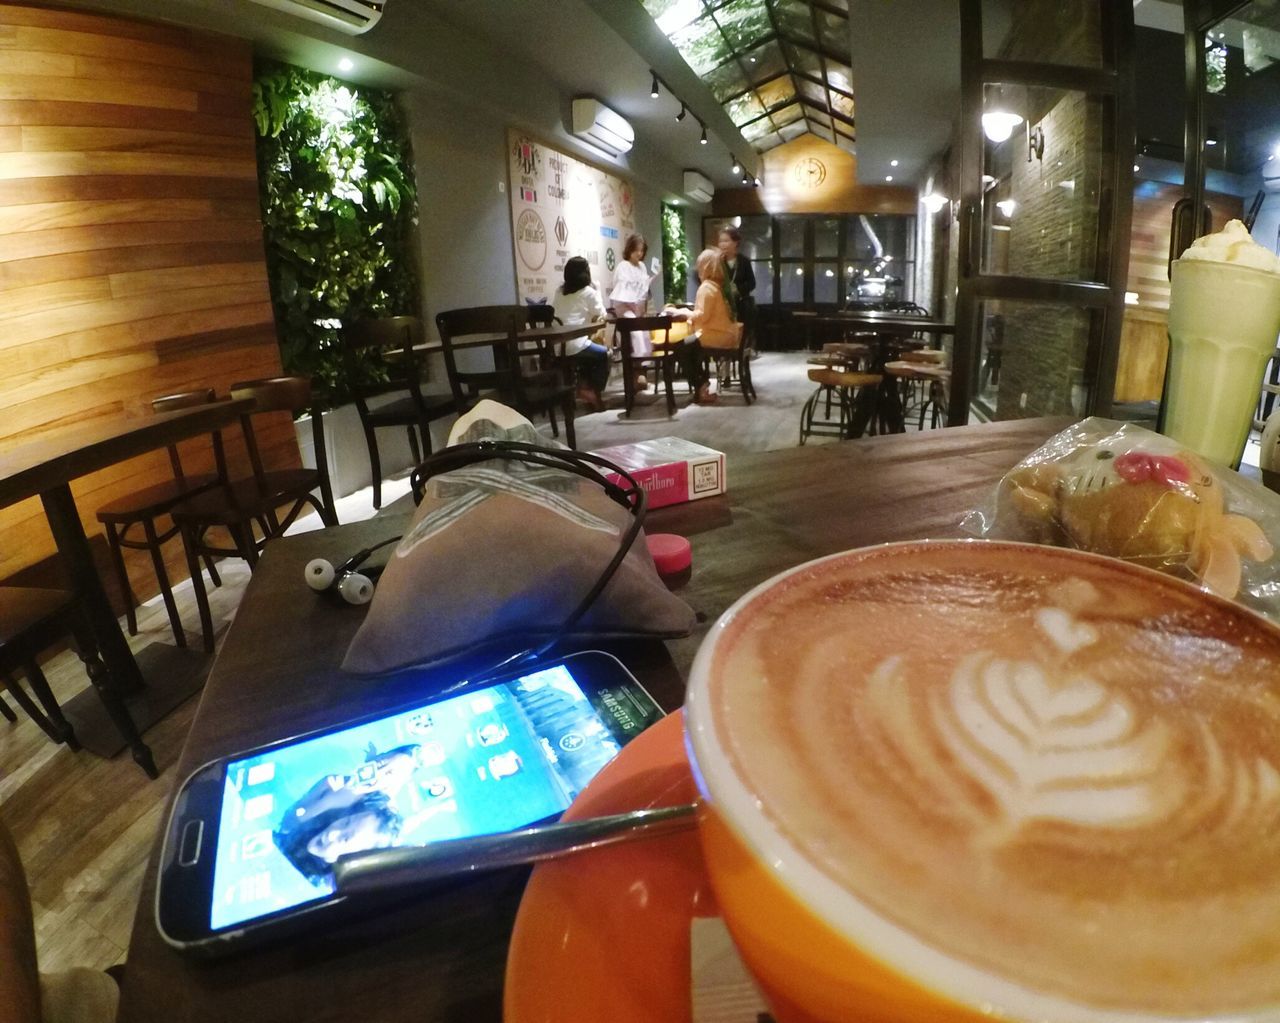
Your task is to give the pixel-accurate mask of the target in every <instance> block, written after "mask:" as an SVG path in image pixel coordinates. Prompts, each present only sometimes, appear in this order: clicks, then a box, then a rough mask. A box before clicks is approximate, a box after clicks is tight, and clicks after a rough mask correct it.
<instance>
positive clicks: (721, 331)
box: [662, 249, 741, 405]
mask: <svg viewBox="0 0 1280 1023" xmlns="http://www.w3.org/2000/svg"><path fill="white" fill-rule="evenodd" d="M695 265H696V266H697V269H698V281H699V282H700V283H699V284H698V293H697V295H695V296H694V300H693V302H694V304H693V310H692V311H691V312H686V311H685V310H683V309H677V308H676V307H675V306H667V307H666V308H665V309H663V310H662V313H663V315H664V316H671V317H673V318H674V319H677V320H685V319H687V320H688V321H689V328H690V330H691V331H692V333H691V334H690V335H689V336H688V337H687V338H685V339H684V340H683V341H681V342H680V349H679V351H678V352H677V353H676V357H677V358H678V359H679V360H680V366H681V368H682V369H683V370H684V375H685V379H686V380H688V381H689V386H690V387H692V388H693V389H694V397H693V400H694V401H695V402H696V403H697V404H699V405H714V404H716V402H717V400H718V399H717V398H716V396H715V395H714V394H712V393H711V382H710V380H709V379H708V378H707V372H706V370H705V369H704V368H703V365H702V359H703V355H704V349H710V350H711V351H712V352H723V351H734V350H736V349H737V347H738V344H739V338H740V336H741V335H740V334H739V331H740V330H741V326H740V325H739V324H737V323H734V322H733V317H732V315H730V313H729V303H728V302H726V301H725V298H724V261H723V260H722V259H721V258H720V251H719V250H718V249H703V250H702V252H701V253H699V255H698V259H697V263H696V264H695Z"/></svg>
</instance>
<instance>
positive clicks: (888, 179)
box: [884, 174, 893, 181]
mask: <svg viewBox="0 0 1280 1023" xmlns="http://www.w3.org/2000/svg"><path fill="white" fill-rule="evenodd" d="M884 179H885V181H892V180H893V175H892V174H886V175H885V176H884Z"/></svg>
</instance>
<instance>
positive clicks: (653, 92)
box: [649, 71, 658, 99]
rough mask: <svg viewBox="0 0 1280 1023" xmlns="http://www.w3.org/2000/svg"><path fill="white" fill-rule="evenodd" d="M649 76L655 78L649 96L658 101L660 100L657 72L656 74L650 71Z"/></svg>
mask: <svg viewBox="0 0 1280 1023" xmlns="http://www.w3.org/2000/svg"><path fill="white" fill-rule="evenodd" d="M649 74H651V75H652V76H653V85H652V86H650V88H649V95H650V96H652V97H653V98H654V99H657V98H658V75H657V72H654V71H650V72H649Z"/></svg>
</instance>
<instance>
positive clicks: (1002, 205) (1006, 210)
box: [996, 199, 1018, 217]
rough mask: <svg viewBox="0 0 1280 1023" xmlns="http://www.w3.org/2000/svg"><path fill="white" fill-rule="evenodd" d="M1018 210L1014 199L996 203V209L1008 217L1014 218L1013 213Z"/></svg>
mask: <svg viewBox="0 0 1280 1023" xmlns="http://www.w3.org/2000/svg"><path fill="white" fill-rule="evenodd" d="M1017 208H1018V204H1017V203H1016V202H1014V201H1013V200H1012V199H1001V200H1000V201H999V202H998V203H996V209H998V210H999V211H1000V212H1001V213H1003V214H1004V215H1005V216H1006V217H1012V216H1013V211H1014V210H1016V209H1017Z"/></svg>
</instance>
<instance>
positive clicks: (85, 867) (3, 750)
mask: <svg viewBox="0 0 1280 1023" xmlns="http://www.w3.org/2000/svg"><path fill="white" fill-rule="evenodd" d="M804 370H805V366H804V358H803V356H801V355H778V354H766V355H764V356H762V357H761V358H760V359H759V360H758V361H757V362H755V363H754V375H755V380H756V389H757V391H758V392H759V394H760V401H759V402H758V403H757V404H756V405H754V406H752V407H751V408H745V407H744V405H743V402H742V399H741V397H740V396H738V395H737V394H736V393H734V394H730V395H727V396H726V397H725V399H724V404H723V405H721V406H719V407H715V408H699V407H683V406H684V405H685V402H686V401H687V396H686V395H685V393H683V392H684V390H685V389H684V387H683V385H682V384H681V385H678V399H679V403H680V405H681V406H682V407H681V409H680V411H679V412H678V414H677V416H676V418H675V419H674V420H670V419H668V418H667V417H666V414H665V404H664V403H663V402H662V401H661V400H660V399H659V398H658V397H656V396H649V397H646V398H645V401H646V404H645V405H644V407H642V408H640V409H638V410H637V412H636V415H635V416H634V417H633V419H632V420H631V421H627V420H620V419H619V417H618V412H617V410H616V408H613V409H610V410H606V411H605V412H601V413H597V414H595V415H589V416H583V417H581V418H580V419H578V420H577V428H578V446H579V447H580V448H583V449H588V448H599V447H606V446H609V445H613V444H624V443H628V442H629V441H634V440H641V439H647V438H650V437H657V436H663V435H667V434H675V435H678V436H682V437H687V438H688V439H690V440H694V441H698V442H699V443H705V444H708V445H711V446H714V447H717V448H719V449H721V450H723V451H725V452H726V453H728V454H729V455H730V461H729V467H728V472H729V480H730V488H732V480H733V462H732V455H733V454H734V453H738V452H745V451H763V450H772V449H776V448H783V447H793V446H795V444H796V442H797V439H798V434H797V431H798V425H799V419H800V407H801V405H802V404H803V403H804V400H805V398H806V397H807V396H808V395H809V393H810V392H811V390H812V385H811V384H809V382H808V380H807V379H806V377H805V372H804ZM611 397H612V404H614V405H617V404H620V398H619V397H618V396H611ZM814 443H816V441H815V442H814ZM407 491H408V483H407V481H406V480H405V479H404V478H403V477H401V478H399V479H396V480H392V481H391V482H390V483H389V484H387V485H384V497H383V500H384V502H386V503H389V502H390V501H391V500H394V499H395V498H396V497H399V496H400V495H402V494H403V493H406V492H407ZM371 502H372V497H371V492H370V491H369V490H364V491H360V492H358V493H356V494H353V495H351V496H350V497H348V498H345V499H343V500H341V501H340V502H339V505H338V517H339V519H340V520H341V521H343V522H349V521H354V520H357V519H360V518H364V517H367V516H368V515H370V514H372V510H373V509H372V503H371ZM318 525H319V523H318V522H317V521H315V517H314V516H312V517H311V519H310V520H301V521H300V522H299V523H298V524H297V525H296V526H295V529H306V528H316V527H317V526H318ZM221 571H222V578H223V586H222V587H221V589H218V590H214V591H212V593H211V599H212V602H213V607H214V614H215V618H216V620H217V621H218V625H219V628H223V627H225V626H226V624H227V623H228V622H229V620H230V619H231V618H232V617H233V616H234V614H235V607H236V605H237V604H238V602H239V599H240V595H241V593H242V592H243V588H244V584H245V582H246V581H247V579H248V570H247V568H245V567H244V565H243V563H240V562H226V563H224V565H223V566H222V568H221ZM299 591H300V597H304V598H305V597H306V596H307V594H305V593H304V592H302V587H301V582H300V583H299ZM176 595H177V599H178V603H179V607H180V609H181V611H182V614H183V616H184V619H185V621H186V623H187V628H188V634H189V636H190V637H191V640H192V642H197V639H196V637H197V636H198V634H199V625H198V620H197V618H196V614H195V602H194V598H193V595H192V591H191V589H190V585H189V584H183V585H182V586H180V587H178V588H177V589H176ZM139 625H140V627H141V633H140V635H139V636H138V637H136V638H135V639H134V641H133V642H134V645H135V648H136V647H141V646H144V645H146V644H147V643H151V642H172V638H171V636H170V633H169V627H168V619H167V618H166V616H165V614H164V610H163V606H162V605H160V604H159V602H158V601H153V602H152V603H151V604H150V605H148V606H147V607H145V608H144V609H143V610H142V611H141V612H140V615H139ZM46 671H47V673H48V676H49V681H50V683H51V685H52V686H53V689H54V692H55V693H56V694H57V696H58V698H59V699H60V700H65V699H67V698H68V697H70V696H72V695H74V694H75V693H77V692H79V691H81V690H82V689H84V688H85V684H86V680H85V678H84V675H83V672H82V669H81V666H80V663H79V661H78V660H76V658H75V657H74V656H73V655H72V654H70V653H64V654H59V655H57V656H56V657H54V658H52V659H51V660H50V661H49V663H48V664H47V665H46ZM196 703H197V701H196V700H190V701H188V702H187V703H186V704H184V705H183V706H181V707H179V708H178V709H177V710H176V711H174V712H173V713H172V714H170V715H169V717H167V718H166V719H165V720H164V721H162V722H160V723H159V724H157V725H155V726H154V727H152V728H151V729H150V730H149V731H148V732H147V733H146V738H147V741H148V743H150V744H151V747H152V749H153V750H154V752H155V757H156V763H157V764H158V765H159V767H160V770H161V772H162V773H161V776H160V779H159V780H158V781H154V782H151V781H148V780H147V779H146V777H145V776H144V775H143V774H142V772H141V771H140V770H139V769H138V767H137V766H136V765H135V764H134V763H133V761H132V760H131V759H129V757H128V756H127V755H122V756H117V757H116V758H114V759H113V760H109V761H108V760H101V759H99V758H97V757H95V756H93V755H92V754H89V753H83V752H82V753H79V754H75V753H71V752H70V751H69V750H67V749H65V748H64V747H60V746H54V745H53V744H52V743H50V742H49V740H48V739H46V738H45V736H44V734H43V733H42V732H40V731H39V730H38V729H37V728H36V726H35V725H34V724H32V723H31V722H30V721H28V720H26V719H25V718H23V719H21V720H20V721H19V723H18V724H16V725H7V724H5V723H3V722H0V819H2V820H3V821H4V823H5V824H6V825H7V826H8V828H9V829H10V831H12V832H13V834H14V837H15V839H16V841H17V844H18V849H19V852H20V853H21V855H22V859H23V862H24V864H25V866H26V870H27V876H28V881H29V884H30V886H31V893H32V898H33V900H34V903H35V921H36V937H37V942H38V947H39V955H40V965H41V968H42V969H43V970H46V971H54V970H59V969H65V968H67V967H70V966H89V967H106V966H110V965H112V964H113V963H116V962H120V961H122V960H123V959H124V958H125V954H126V946H127V943H128V939H129V932H130V928H131V927H132V921H133V917H134V912H135V909H136V904H137V898H138V888H139V885H140V883H141V879H142V873H143V869H144V866H145V863H146V859H147V856H148V855H149V853H150V849H151V844H152V842H153V841H154V838H155V834H156V831H157V829H158V828H159V827H160V825H161V821H160V814H161V812H162V809H163V806H164V802H165V797H166V796H167V794H168V792H169V789H170V786H172V785H174V784H175V783H176V782H177V781H178V780H179V779H176V778H175V777H174V775H173V772H172V770H171V768H172V766H173V764H174V763H175V762H176V760H177V758H178V753H179V751H180V750H181V748H182V743H183V740H184V738H185V736H186V733H187V729H188V727H189V726H190V723H191V720H192V717H193V715H194V714H195V708H196Z"/></svg>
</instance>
